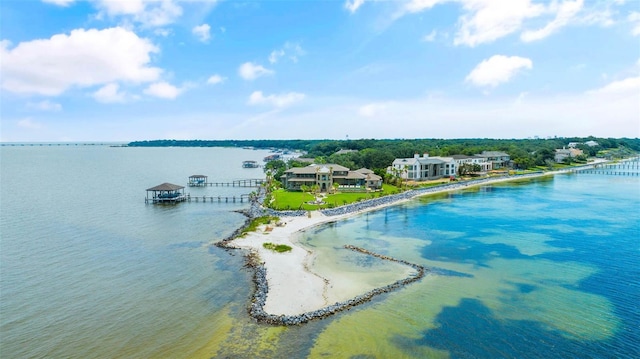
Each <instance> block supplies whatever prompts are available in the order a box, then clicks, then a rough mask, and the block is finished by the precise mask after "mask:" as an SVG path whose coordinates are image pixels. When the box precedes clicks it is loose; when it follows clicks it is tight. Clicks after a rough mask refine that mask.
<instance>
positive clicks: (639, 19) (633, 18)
mask: <svg viewBox="0 0 640 359" xmlns="http://www.w3.org/2000/svg"><path fill="white" fill-rule="evenodd" d="M627 20H628V21H629V22H630V23H631V24H632V25H633V29H632V30H631V34H632V35H633V36H640V12H637V11H634V12H632V13H631V14H629V16H628V17H627Z"/></svg>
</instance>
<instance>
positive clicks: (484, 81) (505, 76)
mask: <svg viewBox="0 0 640 359" xmlns="http://www.w3.org/2000/svg"><path fill="white" fill-rule="evenodd" d="M532 67H533V63H532V62H531V60H530V59H527V58H524V57H519V56H503V55H494V56H491V57H490V58H489V59H487V60H484V61H482V62H481V63H479V64H478V65H477V66H476V67H475V68H474V69H473V70H472V71H471V73H469V75H468V76H467V78H466V81H468V82H471V83H473V84H474V85H476V86H489V87H496V86H498V85H499V84H501V83H504V82H508V81H509V80H510V79H511V78H512V77H513V76H514V75H516V74H517V73H518V72H519V71H520V70H522V69H531V68H532Z"/></svg>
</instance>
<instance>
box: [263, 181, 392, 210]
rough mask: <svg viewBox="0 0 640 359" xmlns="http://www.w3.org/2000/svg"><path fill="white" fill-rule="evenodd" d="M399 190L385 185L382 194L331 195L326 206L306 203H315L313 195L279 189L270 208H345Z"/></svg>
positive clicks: (327, 198) (274, 193)
mask: <svg viewBox="0 0 640 359" xmlns="http://www.w3.org/2000/svg"><path fill="white" fill-rule="evenodd" d="M399 192H400V191H399V189H398V188H397V187H396V186H392V185H388V184H383V185H382V191H381V192H372V193H366V192H363V193H348V192H347V193H340V192H339V193H336V194H329V195H327V196H326V198H325V199H324V202H325V204H323V205H314V204H307V203H306V202H311V201H313V195H311V194H309V193H303V192H289V191H285V190H283V189H279V190H277V191H275V192H273V198H274V201H273V202H272V203H271V204H269V207H271V208H273V209H275V210H280V211H282V210H298V209H303V210H305V211H314V210H317V209H325V208H331V207H339V206H344V205H345V204H349V203H355V202H359V201H362V200H366V199H372V198H376V197H380V196H385V195H389V194H394V193H399Z"/></svg>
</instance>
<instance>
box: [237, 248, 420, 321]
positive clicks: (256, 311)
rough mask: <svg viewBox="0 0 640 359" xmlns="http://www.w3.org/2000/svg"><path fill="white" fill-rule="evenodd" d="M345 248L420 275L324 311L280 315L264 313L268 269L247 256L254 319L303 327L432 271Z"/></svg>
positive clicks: (360, 250) (251, 307)
mask: <svg viewBox="0 0 640 359" xmlns="http://www.w3.org/2000/svg"><path fill="white" fill-rule="evenodd" d="M344 248H346V249H349V250H352V251H356V252H359V253H363V254H366V255H371V256H374V257H377V258H380V259H383V260H388V261H393V262H397V263H402V264H405V265H408V266H410V267H412V268H414V269H415V270H416V273H415V274H412V275H410V276H409V277H407V278H404V279H401V280H398V281H396V282H394V283H391V284H389V285H386V286H383V287H378V288H375V289H373V290H370V291H368V292H366V293H364V294H361V295H359V296H356V297H354V298H351V299H349V300H346V301H343V302H336V303H334V304H332V305H329V306H326V307H324V308H320V309H317V310H314V311H310V312H306V313H301V314H298V315H277V314H269V313H267V312H265V311H264V305H265V303H266V301H267V295H268V293H269V285H268V283H267V270H266V268H265V267H264V265H262V264H261V263H260V262H259V260H258V258H257V255H249V256H247V266H249V267H252V268H253V269H254V277H253V280H254V283H255V286H256V288H255V289H256V290H255V293H254V295H253V299H252V300H251V304H250V305H249V314H250V315H251V317H253V318H255V319H256V320H257V321H258V322H259V323H264V324H269V325H284V326H291V325H301V324H304V323H307V322H309V321H311V320H316V319H323V318H326V317H329V316H331V315H334V314H336V313H339V312H342V311H345V310H349V309H351V308H353V307H355V306H357V305H359V304H363V303H366V302H368V301H370V300H371V299H372V298H373V297H374V296H376V295H380V294H384V293H389V292H392V291H395V290H397V289H400V288H402V287H404V286H405V285H408V284H410V283H413V282H415V281H418V280H420V279H422V278H423V277H424V276H425V273H426V272H427V270H428V269H427V268H425V267H423V266H421V265H418V264H414V263H409V262H407V261H405V260H402V259H397V258H393V257H389V256H385V255H381V254H377V253H374V252H371V251H369V250H366V249H364V248H360V247H355V246H352V245H346V246H344Z"/></svg>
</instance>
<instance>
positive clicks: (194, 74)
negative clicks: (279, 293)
mask: <svg viewBox="0 0 640 359" xmlns="http://www.w3.org/2000/svg"><path fill="white" fill-rule="evenodd" d="M0 30H1V31H0V51H1V52H0V71H1V72H0V82H1V90H0V91H1V92H0V95H1V96H0V106H1V107H0V141H4V142H12V141H85V140H86V141H130V140H145V139H297V138H299V139H324V138H331V139H344V138H347V137H348V138H351V139H356V138H470V137H489V138H528V137H534V136H539V137H549V136H589V135H594V136H599V137H640V7H639V6H638V2H637V0H627V1H625V0H610V1H604V0H602V1H595V0H550V1H549V0H544V1H543V0H413V1H400V0H398V1H375V0H346V1H344V0H335V1H329V0H323V1H321V0H307V1H277V0H272V1H205V0H200V1H198V0H126V1H125V0H88V1H79V0H42V1H38V0H3V1H2V2H0Z"/></svg>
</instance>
